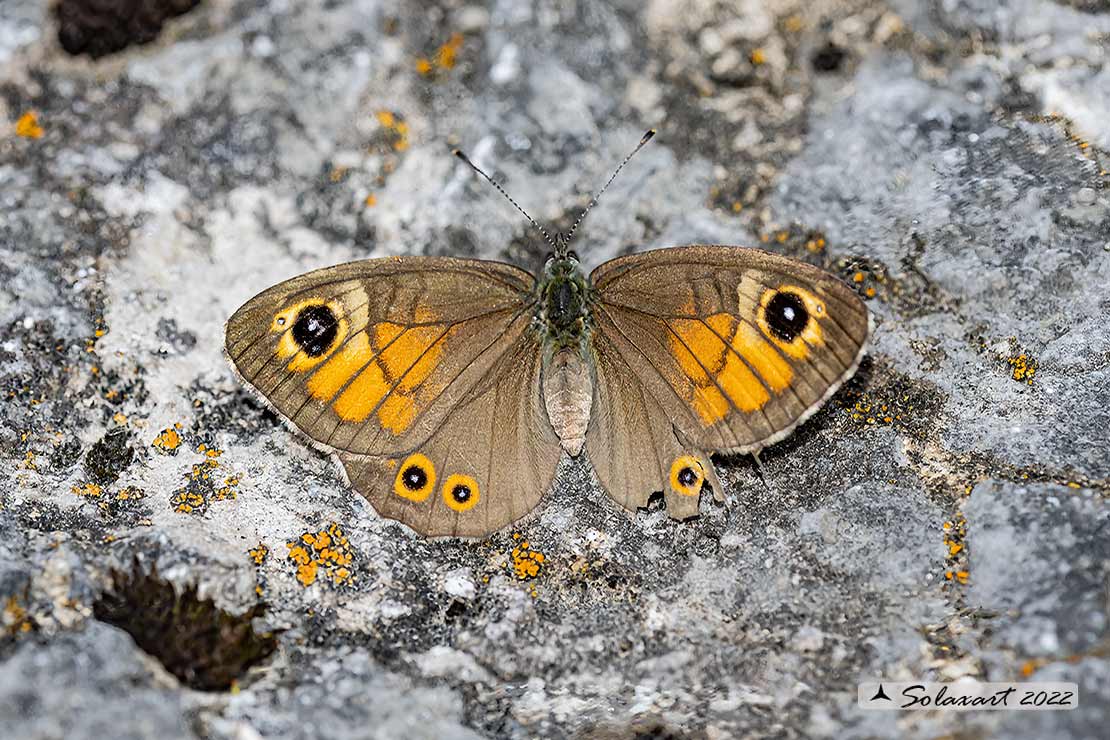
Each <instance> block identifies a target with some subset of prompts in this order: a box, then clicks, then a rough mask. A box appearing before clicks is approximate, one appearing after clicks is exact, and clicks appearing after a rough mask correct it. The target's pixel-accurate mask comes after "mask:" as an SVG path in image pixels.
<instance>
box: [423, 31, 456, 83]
mask: <svg viewBox="0 0 1110 740" xmlns="http://www.w3.org/2000/svg"><path fill="white" fill-rule="evenodd" d="M462 43H463V35H462V34H461V33H453V34H451V38H449V39H448V40H447V42H446V43H444V44H443V45H442V46H440V47H439V48H438V49H436V52H435V54H434V55H432V57H431V58H430V59H429V58H428V57H417V59H416V64H415V65H414V66H415V67H416V71H417V72H418V73H419V74H420V75H422V76H425V77H427V76H428V75H430V74H432V73H433V72H435V71H436V70H441V69H454V68H455V64H456V63H457V61H458V55H459V49H460V48H461V47H462Z"/></svg>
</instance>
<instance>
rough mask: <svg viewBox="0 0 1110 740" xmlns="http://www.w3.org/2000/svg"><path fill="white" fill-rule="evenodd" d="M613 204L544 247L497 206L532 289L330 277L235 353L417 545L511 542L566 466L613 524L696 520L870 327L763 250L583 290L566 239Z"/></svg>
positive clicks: (453, 264) (440, 275) (298, 285)
mask: <svg viewBox="0 0 1110 740" xmlns="http://www.w3.org/2000/svg"><path fill="white" fill-rule="evenodd" d="M653 134H654V131H649V132H648V133H647V134H645V135H644V137H643V139H642V140H641V141H640V144H639V146H637V147H636V149H635V150H634V151H633V152H632V154H629V155H628V157H626V158H625V160H624V161H623V162H622V163H621V165H620V166H619V167H618V168H617V170H616V171H615V172H614V173H613V176H612V177H611V178H610V179H609V181H608V182H607V183H606V185H605V187H608V184H609V183H611V182H612V181H613V178H615V177H616V175H617V173H618V172H620V169H621V168H622V167H623V166H624V165H625V164H626V163H627V162H628V160H629V159H631V158H632V155H633V154H635V153H636V151H639V149H640V147H642V146H643V145H644V144H645V143H646V142H647V141H648V140H649V139H650V138H651V136H652V135H653ZM456 154H457V155H458V156H459V157H460V158H461V159H463V160H464V161H465V162H466V163H467V164H469V165H470V166H471V167H472V168H473V169H474V170H475V171H476V172H478V173H479V174H480V175H482V176H483V177H485V178H486V179H487V180H488V181H489V182H490V183H492V184H493V185H494V186H495V187H497V189H498V190H499V191H500V192H501V193H502V194H503V195H505V197H506V198H509V196H508V194H507V193H505V191H504V190H503V189H502V188H501V187H500V186H499V185H497V183H495V182H494V181H493V180H492V179H491V178H490V177H489V176H488V175H486V174H485V173H484V172H482V170H480V169H479V168H478V167H477V166H475V165H474V164H473V163H471V162H470V161H469V160H468V159H466V157H465V155H463V154H461V153H459V152H456ZM605 187H603V188H602V189H601V190H600V191H599V192H598V194H597V195H596V196H595V197H594V198H593V199H592V200H591V202H590V205H589V206H587V208H586V209H585V211H584V212H583V214H582V215H581V216H579V218H578V220H577V221H576V222H575V224H574V226H573V227H572V228H571V229H570V231H569V232H568V234H567V236H566V237H564V236H561V235H560V236H559V237H557V238H555V239H551V238H550V237H549V235H548V233H547V232H546V231H545V230H544V229H543V228H542V227H540V226H539V225H538V224H536V222H535V221H534V220H533V219H531V217H530V216H528V214H527V213H525V212H524V210H523V209H522V208H521V207H520V206H519V205H517V204H516V202H515V201H513V200H512V198H509V200H510V201H511V202H512V203H513V205H514V206H516V208H517V209H518V210H520V211H521V213H524V215H525V217H526V218H528V220H529V221H531V223H532V224H533V225H534V226H536V228H537V229H539V231H540V232H541V233H542V234H543V236H544V238H545V239H547V241H548V243H549V244H550V245H551V246H552V252H551V254H550V255H549V256H548V258H547V260H546V263H545V265H544V267H543V268H542V270H541V271H540V272H539V274H537V275H532V274H531V273H529V272H527V271H525V270H522V269H520V268H518V267H515V266H513V265H510V264H506V263H502V262H492V261H485V260H477V259H456V258H451V257H406V256H399V257H386V258H378V259H367V260H362V261H358V262H351V263H348V264H342V265H337V266H334V267H326V268H323V269H319V270H315V271H313V272H309V273H306V274H304V275H300V276H298V277H294V278H292V279H290V280H287V281H285V282H282V283H279V284H277V285H275V286H273V287H271V288H269V289H267V290H265V291H263V292H262V293H259V294H258V295H257V296H255V297H254V298H252V299H250V300H249V301H247V303H245V304H244V305H243V306H242V307H241V308H239V309H238V310H237V311H236V312H235V313H234V314H233V315H232V316H231V318H230V319H229V320H228V322H227V326H226V330H225V349H226V351H227V355H228V357H229V358H230V360H231V362H232V364H233V366H234V368H235V370H236V371H237V372H238V373H239V375H240V376H241V377H242V379H244V380H245V382H246V383H247V384H249V385H250V386H252V387H253V388H254V389H255V390H256V391H258V392H259V393H260V394H261V395H262V396H263V397H264V398H265V399H266V401H267V402H268V403H269V404H270V405H271V406H272V407H273V408H274V409H275V410H276V411H277V412H278V413H279V414H280V415H281V416H282V417H283V418H284V419H285V420H287V421H288V422H290V423H292V425H293V426H295V427H296V428H297V429H299V430H300V431H301V432H303V433H304V434H305V435H307V436H308V437H309V438H310V439H311V440H312V441H313V442H314V443H315V444H316V445H318V446H320V447H322V448H323V449H325V450H327V451H329V452H332V453H334V454H335V455H336V456H337V457H338V460H339V462H340V463H341V464H342V467H343V469H344V470H345V472H346V474H347V478H348V480H349V483H350V485H351V486H352V487H353V488H354V489H355V490H357V491H358V492H359V493H360V494H362V495H363V496H365V497H366V499H367V500H369V502H370V503H371V504H372V505H373V506H374V508H375V509H376V510H377V511H378V513H379V514H381V515H382V516H384V517H387V518H390V519H394V520H397V521H400V522H402V523H404V524H406V525H408V526H409V527H411V528H412V529H413V530H415V531H416V532H418V533H421V534H424V535H428V536H460V537H481V536H485V535H488V534H490V533H492V532H495V531H497V530H499V529H502V528H504V527H506V526H508V525H509V524H511V523H513V522H516V521H517V520H519V519H521V518H522V517H524V516H525V515H527V514H529V513H530V512H532V511H533V510H534V509H535V508H536V506H537V505H538V504H539V502H540V500H541V498H542V496H543V495H544V494H545V493H546V492H547V490H548V489H549V487H550V486H551V483H552V480H553V478H554V475H555V470H556V467H557V466H558V464H559V461H560V458H561V456H562V455H563V454H564V453H565V454H567V455H569V456H571V457H579V456H581V455H585V456H586V457H587V458H588V459H589V462H590V463H591V464H592V466H593V470H594V472H595V474H596V476H597V478H598V480H599V482H600V483H601V486H602V487H603V488H604V490H605V491H606V492H607V493H608V494H609V496H611V497H612V498H613V499H614V500H615V501H616V502H617V503H618V504H620V505H621V506H622V507H624V508H626V509H628V510H630V511H635V510H637V509H639V508H642V507H646V506H647V504H648V500H649V498H650V497H651V496H652V495H653V494H656V493H658V492H660V491H661V492H662V495H663V500H664V502H665V505H666V510H667V513H668V514H669V515H670V516H671V517H674V518H676V519H686V518H689V517H692V516H694V515H696V514H697V513H698V505H699V498H700V494H701V493H702V489H703V487H704V486H706V485H707V484H708V486H709V487H710V488H711V489H712V492H713V495H714V497H715V498H717V499H718V500H723V488H722V486H721V482H720V480H719V478H718V475H717V472H716V470H715V469H714V466H713V463H712V461H711V456H712V455H713V454H715V453H723V454H732V453H753V454H754V453H756V452H758V451H759V450H760V449H762V448H763V447H766V446H767V445H770V444H773V443H775V442H777V441H779V440H781V439H783V438H784V437H786V436H787V435H789V434H790V433H791V432H792V431H793V430H794V429H795V428H796V427H797V426H798V425H799V424H801V423H802V422H803V421H805V420H806V419H807V418H809V417H810V416H812V415H813V414H814V412H816V411H817V409H819V408H820V407H821V405H822V404H823V403H825V401H827V400H828V399H829V398H830V396H832V394H833V393H834V392H835V391H836V390H837V389H838V388H839V387H840V386H841V385H842V384H843V383H844V382H845V381H846V380H847V379H848V378H849V377H851V375H852V374H853V373H854V372H855V371H856V368H857V367H858V366H859V363H860V360H861V358H862V357H863V353H864V350H865V347H866V344H867V341H868V339H869V337H870V334H871V328H872V322H871V317H870V314H869V312H868V310H867V307H866V306H865V305H864V303H863V302H862V301H861V300H860V298H859V297H858V296H857V295H856V293H855V292H854V291H853V290H852V289H851V288H849V287H848V286H847V285H846V284H845V283H844V282H842V281H841V280H840V279H838V278H837V277H835V276H834V275H832V274H830V273H829V272H826V271H824V270H821V269H819V268H817V267H814V266H811V265H809V264H805V263H802V262H798V261H795V260H792V259H788V258H786V257H783V256H780V255H776V254H772V253H769V252H765V251H760V250H757V249H748V248H741V247H733V246H708V245H689V246H679V247H671V248H665V249H656V250H651V251H647V252H641V253H638V254H631V255H628V256H623V257H618V258H616V259H613V260H610V261H608V262H605V263H604V264H602V265H601V266H599V267H597V268H596V269H595V270H593V271H592V272H591V273H590V274H589V275H588V276H587V275H585V274H584V273H583V271H582V270H581V268H580V264H579V260H578V257H577V255H576V254H575V253H574V252H573V251H571V250H570V249H569V246H568V243H569V238H570V236H571V235H573V232H574V230H575V229H576V228H577V226H578V224H579V223H581V220H582V218H583V217H584V216H585V214H586V212H588V211H589V209H590V207H592V206H593V205H594V204H596V202H597V199H598V197H600V195H601V194H602V193H603V192H604V191H605Z"/></svg>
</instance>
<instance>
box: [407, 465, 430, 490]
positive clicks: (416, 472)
mask: <svg viewBox="0 0 1110 740" xmlns="http://www.w3.org/2000/svg"><path fill="white" fill-rule="evenodd" d="M401 482H402V483H404V484H405V488H407V489H409V490H410V491H419V490H420V489H421V488H423V487H424V486H426V485H428V474H427V473H426V472H424V468H422V467H420V466H419V465H410V466H408V467H407V468H405V471H404V472H403V473H401Z"/></svg>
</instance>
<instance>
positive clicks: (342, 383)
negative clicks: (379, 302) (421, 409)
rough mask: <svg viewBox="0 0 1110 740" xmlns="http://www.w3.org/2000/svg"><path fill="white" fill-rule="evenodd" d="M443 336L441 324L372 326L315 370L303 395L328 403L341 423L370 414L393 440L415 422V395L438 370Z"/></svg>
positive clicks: (420, 317)
mask: <svg viewBox="0 0 1110 740" xmlns="http://www.w3.org/2000/svg"><path fill="white" fill-rule="evenodd" d="M420 313H423V312H420ZM417 318H418V320H421V319H423V320H427V319H428V318H429V317H428V316H427V315H426V314H425V315H418V317H417ZM449 334H450V330H449V329H448V328H447V327H446V326H445V325H444V324H432V323H427V324H420V325H417V326H412V327H409V328H405V327H404V326H402V325H400V324H394V323H392V322H389V321H383V322H381V323H378V324H374V325H372V326H370V327H367V330H366V331H364V332H359V333H358V334H356V335H355V336H354V337H352V338H351V339H350V340H349V341H348V342H347V343H346V344H344V345H343V347H342V349H340V350H339V351H338V352H335V353H334V354H333V355H332V356H331V358H330V359H329V360H328V361H327V363H326V364H325V365H323V366H322V367H321V368H319V370H317V371H316V373H315V374H314V375H313V376H312V377H311V378H310V379H309V382H308V391H309V393H310V394H312V396H313V398H316V399H317V400H319V401H324V402H325V403H331V404H332V409H334V411H335V413H336V414H337V415H338V416H339V418H341V419H343V420H344V421H349V422H362V421H365V420H366V419H367V418H368V417H369V416H370V415H371V414H374V413H375V412H376V414H377V417H378V423H380V424H381V425H382V427H383V428H385V429H388V430H389V431H391V432H393V433H394V434H398V435H399V434H401V433H403V432H404V431H405V430H407V429H408V428H409V427H410V426H411V425H412V422H413V421H414V420H415V419H416V414H417V409H418V400H419V399H418V398H417V390H418V389H420V388H421V386H422V384H424V382H425V381H426V380H427V379H428V377H429V376H430V375H431V374H432V372H433V371H434V370H435V369H436V367H438V366H439V363H440V360H441V358H442V354H443V348H444V342H445V340H446V339H447V337H448V335H449ZM424 390H425V391H427V392H434V390H429V389H426V388H425V389H424ZM337 394H338V397H337Z"/></svg>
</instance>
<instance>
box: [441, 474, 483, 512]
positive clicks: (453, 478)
mask: <svg viewBox="0 0 1110 740" xmlns="http://www.w3.org/2000/svg"><path fill="white" fill-rule="evenodd" d="M478 498H479V492H478V481H476V480H474V479H473V478H471V477H470V476H469V475H458V474H455V475H449V476H447V480H446V481H445V482H444V484H443V500H444V502H445V503H446V504H447V505H448V506H449V507H451V508H452V509H454V510H455V511H466V510H467V509H470V508H473V507H474V506H475V505H477V503H478Z"/></svg>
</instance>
